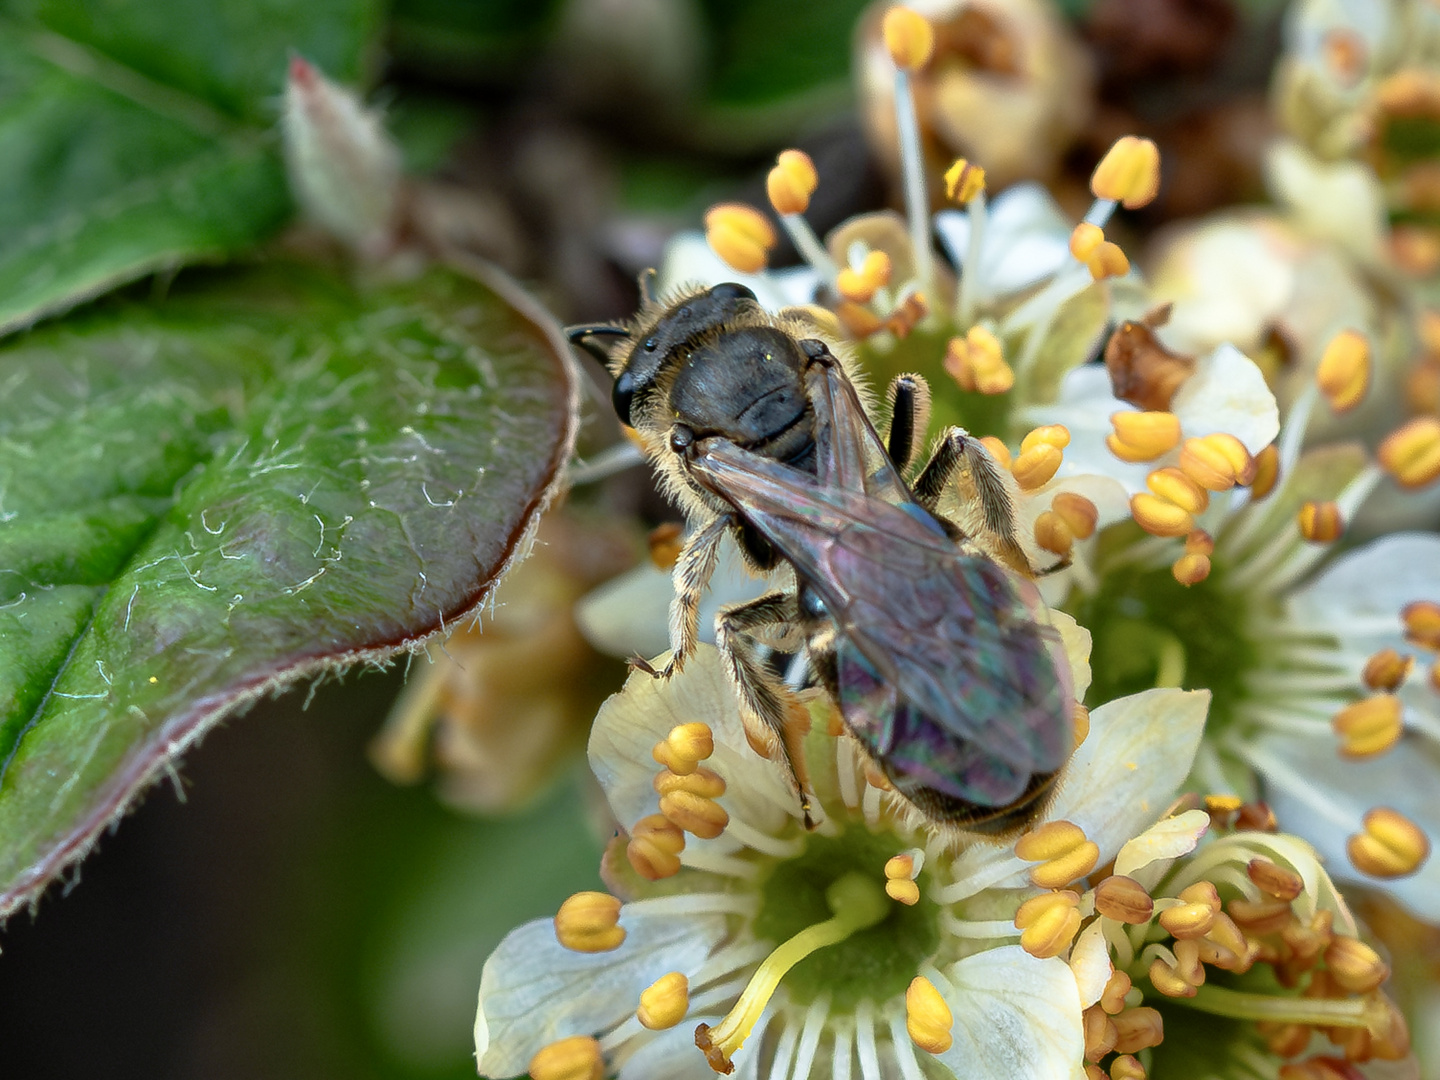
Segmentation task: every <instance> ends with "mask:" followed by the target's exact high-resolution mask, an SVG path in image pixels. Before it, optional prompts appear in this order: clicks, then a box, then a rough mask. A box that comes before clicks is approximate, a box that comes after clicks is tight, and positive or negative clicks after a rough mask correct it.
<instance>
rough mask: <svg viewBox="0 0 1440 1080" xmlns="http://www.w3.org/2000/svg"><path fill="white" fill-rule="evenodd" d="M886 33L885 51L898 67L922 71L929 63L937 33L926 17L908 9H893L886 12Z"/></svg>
mask: <svg viewBox="0 0 1440 1080" xmlns="http://www.w3.org/2000/svg"><path fill="white" fill-rule="evenodd" d="M884 33H885V48H886V49H888V50H889V52H890V59H891V60H893V61H895V66H896V67H898V68H901V69H902V70H905V71H919V70H920V69H921V68H922V67H924V66H925V65H926V64H927V63H929V62H930V54H931V53H932V52H934V51H935V30H934V28H933V27H932V26H931V25H930V21H929V20H928V19H926V18H925V17H924V16H923V15H921V14H919V13H918V12H914V11H911V10H910V9H909V8H907V7H892V8H891V9H890V10H889V11H887V12H885V22H884Z"/></svg>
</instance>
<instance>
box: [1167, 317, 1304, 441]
mask: <svg viewBox="0 0 1440 1080" xmlns="http://www.w3.org/2000/svg"><path fill="white" fill-rule="evenodd" d="M1170 411H1171V412H1173V413H1174V414H1175V415H1176V416H1177V417H1179V419H1180V427H1181V429H1182V430H1183V431H1184V432H1185V436H1186V438H1196V437H1198V436H1201V435H1214V434H1216V433H1217V432H1222V431H1223V432H1226V433H1227V434H1230V435H1234V436H1235V437H1236V438H1237V439H1239V440H1240V441H1241V442H1242V443H1244V444H1245V449H1247V450H1249V451H1250V453H1252V454H1258V453H1259V452H1260V451H1261V450H1262V449H1264V448H1265V447H1266V446H1267V445H1269V444H1270V443H1271V442H1272V441H1274V438H1275V436H1276V435H1278V434H1279V433H1280V407H1279V406H1278V405H1276V403H1275V395H1274V394H1272V393H1271V392H1270V387H1269V386H1267V385H1266V384H1265V376H1264V375H1263V374H1261V371H1260V369H1259V367H1257V366H1256V364H1255V361H1253V360H1251V359H1250V358H1249V357H1248V356H1246V355H1245V354H1244V353H1242V352H1241V351H1240V350H1239V349H1237V348H1235V346H1233V345H1228V344H1226V345H1220V346H1218V347H1217V348H1216V349H1215V350H1214V351H1213V352H1211V353H1210V354H1209V355H1208V356H1202V357H1201V358H1200V359H1199V360H1198V361H1196V363H1195V373H1194V374H1193V375H1191V376H1190V377H1189V378H1188V379H1186V380H1185V382H1184V384H1183V385H1181V387H1180V389H1179V390H1177V391H1176V392H1175V398H1174V400H1173V401H1172V402H1171V403H1170Z"/></svg>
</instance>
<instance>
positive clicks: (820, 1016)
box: [794, 994, 830, 1080]
mask: <svg viewBox="0 0 1440 1080" xmlns="http://www.w3.org/2000/svg"><path fill="white" fill-rule="evenodd" d="M829 1015H830V995H829V994H821V995H820V996H819V997H818V998H816V999H815V1000H814V1001H812V1002H811V1003H810V1008H809V1009H807V1010H806V1011H805V1026H804V1028H803V1029H802V1030H801V1032H800V1046H799V1048H798V1049H797V1050H796V1051H795V1072H794V1075H795V1076H796V1077H797V1080H808V1078H809V1076H810V1068H811V1066H813V1065H814V1064H815V1051H816V1049H817V1048H818V1047H819V1046H820V1035H821V1033H822V1032H824V1030H825V1020H826V1019H827V1018H828V1017H829Z"/></svg>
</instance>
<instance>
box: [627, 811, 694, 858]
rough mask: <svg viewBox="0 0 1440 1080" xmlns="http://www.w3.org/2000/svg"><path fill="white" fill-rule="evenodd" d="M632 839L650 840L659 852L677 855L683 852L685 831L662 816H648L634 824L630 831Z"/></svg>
mask: <svg viewBox="0 0 1440 1080" xmlns="http://www.w3.org/2000/svg"><path fill="white" fill-rule="evenodd" d="M630 835H631V837H632V838H634V839H637V840H638V839H641V838H644V839H647V840H650V841H651V842H653V843H654V844H655V846H656V847H658V848H659V849H660V850H661V851H668V852H670V853H671V854H674V855H678V854H679V853H680V852H682V851H684V850H685V831H684V830H683V829H681V828H680V826H679V825H676V824H675V823H674V822H673V821H671V820H670V819H669V818H667V817H666V816H665V815H664V814H650V815H649V816H648V817H643V818H641V819H640V820H639V821H637V822H636V823H635V827H634V828H633V829H631V830H630Z"/></svg>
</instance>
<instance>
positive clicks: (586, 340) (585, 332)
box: [565, 323, 630, 367]
mask: <svg viewBox="0 0 1440 1080" xmlns="http://www.w3.org/2000/svg"><path fill="white" fill-rule="evenodd" d="M565 336H566V337H567V338H569V339H570V344H572V345H578V346H579V347H580V348H582V349H584V350H585V351H586V352H587V353H589V354H590V355H591V356H593V357H594V358H595V359H596V360H599V361H600V363H601V364H603V365H605V366H606V367H609V366H610V354H609V352H607V351H606V349H605V346H603V345H601V344H600V343H599V342H595V341H591V340H590V338H592V337H623V338H628V337H629V336H630V331H629V330H626V329H625V328H624V327H623V326H610V325H609V324H607V323H584V324H581V325H580V326H567V327H566V328H565Z"/></svg>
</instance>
